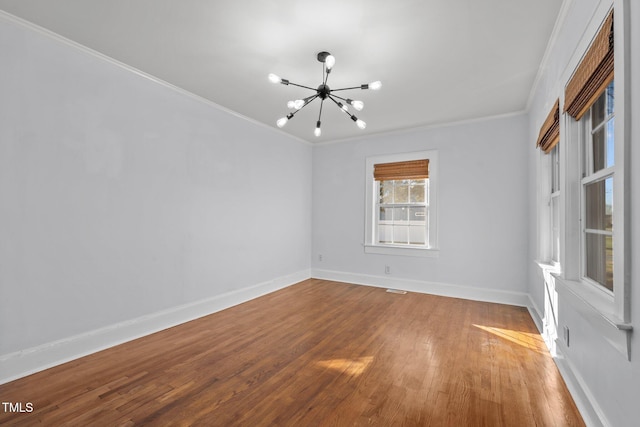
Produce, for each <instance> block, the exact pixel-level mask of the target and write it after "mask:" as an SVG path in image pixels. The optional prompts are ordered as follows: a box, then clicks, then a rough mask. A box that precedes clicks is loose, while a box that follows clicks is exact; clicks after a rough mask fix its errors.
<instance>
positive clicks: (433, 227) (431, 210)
mask: <svg viewBox="0 0 640 427" xmlns="http://www.w3.org/2000/svg"><path fill="white" fill-rule="evenodd" d="M421 159H429V178H428V179H427V183H426V184H427V185H428V188H429V189H428V201H425V209H426V211H427V218H428V220H427V231H426V240H427V241H426V244H425V245H415V244H414V245H412V244H396V245H394V244H388V243H377V242H376V236H377V226H378V221H377V219H376V218H377V213H378V211H377V207H378V206H379V204H378V193H377V190H378V189H379V186H378V184H377V182H376V181H375V179H374V177H373V169H374V165H376V164H380V163H394V162H404V161H411V160H421ZM365 169H366V176H365V189H366V190H365V191H366V195H365V236H364V238H365V241H364V250H365V253H371V254H383V255H403V256H414V257H437V256H438V238H437V236H438V231H437V216H438V215H437V212H438V209H437V197H438V196H437V195H438V185H437V182H438V152H437V150H426V151H416V152H410V153H396V154H387V155H378V156H370V157H367V158H366V167H365Z"/></svg>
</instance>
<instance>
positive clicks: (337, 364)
mask: <svg viewBox="0 0 640 427" xmlns="http://www.w3.org/2000/svg"><path fill="white" fill-rule="evenodd" d="M371 362H373V356H365V357H358V358H357V359H330V360H321V361H319V362H316V364H317V365H318V366H320V367H322V368H327V369H331V370H334V371H338V372H342V373H345V374H347V375H351V376H353V377H357V376H359V375H361V374H362V373H363V372H364V371H365V370H366V369H367V367H368V366H369V365H370V364H371Z"/></svg>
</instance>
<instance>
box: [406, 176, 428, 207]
mask: <svg viewBox="0 0 640 427" xmlns="http://www.w3.org/2000/svg"><path fill="white" fill-rule="evenodd" d="M424 187H425V185H424V179H419V180H412V181H411V184H410V186H409V202H410V203H424V200H425V198H424Z"/></svg>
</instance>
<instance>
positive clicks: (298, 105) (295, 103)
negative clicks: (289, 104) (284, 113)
mask: <svg viewBox="0 0 640 427" xmlns="http://www.w3.org/2000/svg"><path fill="white" fill-rule="evenodd" d="M302 107H304V101H303V100H302V99H296V100H295V101H293V108H295V109H296V110H299V109H301V108H302Z"/></svg>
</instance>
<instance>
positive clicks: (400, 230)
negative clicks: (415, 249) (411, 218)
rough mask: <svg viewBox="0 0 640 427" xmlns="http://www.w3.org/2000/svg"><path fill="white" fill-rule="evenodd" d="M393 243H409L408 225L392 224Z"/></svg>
mask: <svg viewBox="0 0 640 427" xmlns="http://www.w3.org/2000/svg"><path fill="white" fill-rule="evenodd" d="M393 243H404V244H407V243H409V226H408V225H394V226H393Z"/></svg>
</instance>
